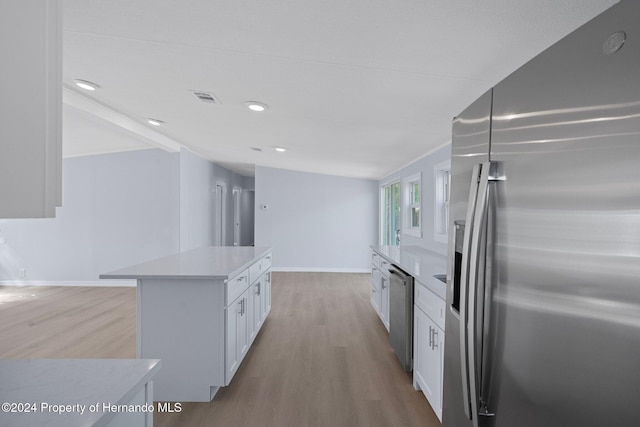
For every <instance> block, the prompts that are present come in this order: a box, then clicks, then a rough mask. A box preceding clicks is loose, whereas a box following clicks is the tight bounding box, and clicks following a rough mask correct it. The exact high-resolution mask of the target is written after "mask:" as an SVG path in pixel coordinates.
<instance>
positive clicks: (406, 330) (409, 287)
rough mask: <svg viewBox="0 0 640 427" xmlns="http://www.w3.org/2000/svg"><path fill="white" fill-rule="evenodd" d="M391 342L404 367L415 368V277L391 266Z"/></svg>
mask: <svg viewBox="0 0 640 427" xmlns="http://www.w3.org/2000/svg"><path fill="white" fill-rule="evenodd" d="M389 342H390V344H391V347H392V348H393V351H395V352H396V355H397V356H398V359H400V364H401V365H402V368H403V369H404V370H405V371H407V372H411V370H412V369H413V277H412V276H411V275H410V274H408V273H406V272H404V271H403V270H402V269H400V268H399V267H397V266H395V265H392V266H391V267H389Z"/></svg>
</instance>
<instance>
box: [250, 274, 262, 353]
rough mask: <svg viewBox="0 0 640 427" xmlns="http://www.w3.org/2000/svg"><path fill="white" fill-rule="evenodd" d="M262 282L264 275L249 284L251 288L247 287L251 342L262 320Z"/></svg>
mask: <svg viewBox="0 0 640 427" xmlns="http://www.w3.org/2000/svg"><path fill="white" fill-rule="evenodd" d="M263 282H264V276H262V277H261V278H260V279H259V280H258V281H257V282H256V283H254V284H253V285H251V288H249V299H250V300H251V304H250V305H251V310H250V312H251V318H250V319H249V323H250V326H251V327H250V330H251V339H250V341H251V342H253V340H254V339H255V337H256V335H257V334H258V331H259V330H260V327H261V326H262V320H263V310H262V300H263V297H262V293H263V289H262V288H263V287H264V286H263Z"/></svg>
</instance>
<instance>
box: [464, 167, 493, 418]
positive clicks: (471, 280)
mask: <svg viewBox="0 0 640 427" xmlns="http://www.w3.org/2000/svg"><path fill="white" fill-rule="evenodd" d="M490 166H491V164H490V163H489V162H486V163H482V167H481V171H480V178H479V180H478V181H479V182H478V194H477V197H476V206H475V212H474V215H473V221H474V222H473V224H472V227H471V228H472V230H471V246H470V253H469V276H468V278H467V287H468V293H469V296H468V302H467V306H468V309H467V312H468V314H467V316H468V318H467V322H468V324H467V352H468V354H467V358H468V364H469V400H470V401H471V405H470V406H471V421H472V422H473V425H474V427H478V408H479V404H480V399H479V396H478V394H479V393H478V391H479V390H480V384H479V376H478V373H477V366H478V347H479V343H478V339H477V338H476V333H477V332H476V331H477V322H476V320H477V311H476V310H477V307H478V275H479V272H480V271H481V269H480V263H481V260H480V255H481V253H482V249H481V246H482V245H483V244H484V243H485V242H484V239H483V236H482V232H483V231H484V230H485V228H484V227H483V224H485V223H486V220H487V210H488V200H489V197H488V193H489V177H490V173H489V172H490V169H491V168H490ZM482 302H483V304H484V298H482Z"/></svg>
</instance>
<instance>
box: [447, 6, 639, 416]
mask: <svg viewBox="0 0 640 427" xmlns="http://www.w3.org/2000/svg"><path fill="white" fill-rule="evenodd" d="M450 200H451V201H450V222H449V223H450V224H453V232H451V233H450V241H449V266H448V269H449V271H448V274H447V277H448V282H447V307H448V310H447V317H446V338H445V365H444V402H443V425H444V427H470V426H491V427H514V426H518V427H533V426H536V427H538V426H544V427H571V426H580V427H589V426H594V427H595V426H597V427H602V426H637V425H640V404H638V399H639V398H640V2H637V1H630V0H627V1H622V2H620V3H619V4H617V5H615V6H613V7H612V8H610V9H609V10H607V11H605V12H604V13H603V14H602V15H600V16H598V17H596V18H595V19H594V20H592V21H591V22H589V23H587V24H586V25H585V26H583V27H581V28H579V29H578V30H576V31H575V32H573V33H571V34H570V35H568V36H567V37H566V38H564V39H562V40H561V41H559V42H558V43H556V44H555V45H553V46H552V47H550V48H549V49H547V50H546V51H544V52H543V53H542V54H540V55H539V56H537V57H536V58H534V59H533V60H531V61H530V62H529V63H527V64H526V65H524V66H523V67H522V68H520V69H518V70H517V71H516V72H514V73H513V74H511V75H510V76H508V77H507V78H506V79H505V80H503V81H502V82H500V83H499V84H498V85H496V86H495V87H494V88H493V89H492V90H490V91H488V92H487V93H485V94H484V95H483V96H482V97H480V98H479V99H478V100H477V101H476V102H474V103H473V104H472V105H471V106H469V107H468V108H467V109H466V110H464V111H463V112H462V113H461V114H460V115H459V116H458V117H456V118H455V119H454V122H453V140H452V163H451V199H450Z"/></svg>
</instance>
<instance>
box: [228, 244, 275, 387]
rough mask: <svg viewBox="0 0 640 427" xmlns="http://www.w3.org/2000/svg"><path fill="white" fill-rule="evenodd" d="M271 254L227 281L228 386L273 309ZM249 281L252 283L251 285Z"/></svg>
mask: <svg viewBox="0 0 640 427" xmlns="http://www.w3.org/2000/svg"><path fill="white" fill-rule="evenodd" d="M270 268H271V255H268V256H266V257H264V258H262V259H260V260H258V261H256V262H255V263H253V264H252V265H251V266H250V267H249V268H248V269H246V270H244V271H242V272H241V273H240V274H238V275H236V276H235V277H234V278H232V279H229V280H228V282H227V301H229V300H230V299H233V302H231V303H230V304H228V305H227V307H226V308H225V324H226V331H225V333H226V338H225V342H226V345H225V385H229V383H230V382H231V379H232V378H233V376H234V374H235V373H236V371H237V370H238V367H239V366H240V364H241V363H242V359H243V358H244V356H245V354H246V353H247V352H248V351H249V347H250V346H251V344H252V343H253V341H254V340H255V338H256V336H257V335H258V332H260V328H261V327H262V325H263V323H264V320H265V319H266V317H267V315H268V314H269V312H270V311H271V271H270V270H269V269H270ZM248 283H251V284H250V285H249V284H248Z"/></svg>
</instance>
